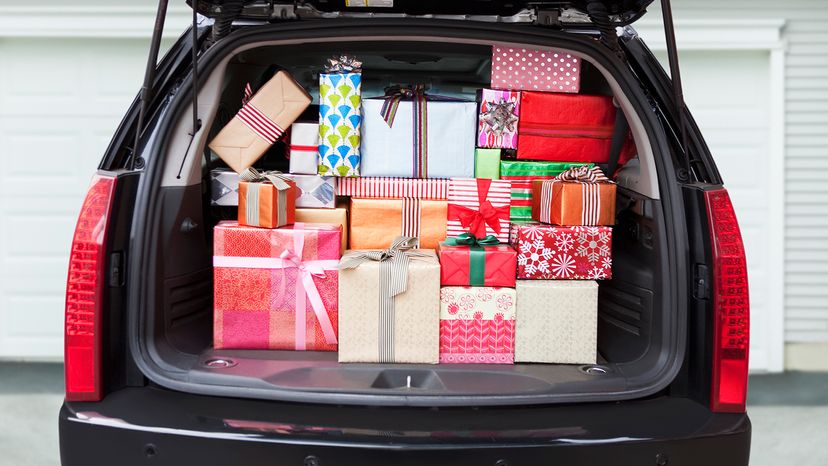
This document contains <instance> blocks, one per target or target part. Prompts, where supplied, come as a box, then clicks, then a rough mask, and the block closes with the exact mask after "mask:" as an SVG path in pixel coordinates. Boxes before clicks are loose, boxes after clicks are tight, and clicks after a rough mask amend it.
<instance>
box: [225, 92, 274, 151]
mask: <svg viewBox="0 0 828 466" xmlns="http://www.w3.org/2000/svg"><path fill="white" fill-rule="evenodd" d="M252 98H253V88H252V87H251V86H250V83H246V84H245V85H244V95H243V96H242V108H241V110H239V113H237V114H236V118H238V119H239V120H240V121H241V122H242V123H244V124H245V125H247V127H248V128H250V129H251V130H253V132H254V133H256V135H257V136H259V137H260V138H262V139H264V140H265V141H267V142H268V143H270V144H275V143H276V141H278V140H279V138H280V137H282V134H284V133H285V130H284V129H283V128H282V127H281V126H279V125H278V124H277V123H276V122H275V121H273V120H271V119H270V117H268V116H267V115H265V113H264V112H262V111H261V110H259V109H258V108H256V107H255V106H254V105H253V104H252V103H251V102H250V100H251V99H252Z"/></svg>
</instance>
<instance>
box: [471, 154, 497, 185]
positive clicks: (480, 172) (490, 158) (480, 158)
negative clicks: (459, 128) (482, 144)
mask: <svg viewBox="0 0 828 466" xmlns="http://www.w3.org/2000/svg"><path fill="white" fill-rule="evenodd" d="M474 177H475V178H489V179H490V180H497V179H500V149H481V148H477V149H475V150H474Z"/></svg>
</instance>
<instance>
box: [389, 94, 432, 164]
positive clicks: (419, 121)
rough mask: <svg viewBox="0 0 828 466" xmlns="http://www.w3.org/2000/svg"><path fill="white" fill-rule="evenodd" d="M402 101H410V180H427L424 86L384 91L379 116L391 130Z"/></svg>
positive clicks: (426, 125)
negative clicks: (411, 136)
mask: <svg viewBox="0 0 828 466" xmlns="http://www.w3.org/2000/svg"><path fill="white" fill-rule="evenodd" d="M403 99H406V100H409V99H410V100H411V110H412V112H413V113H414V115H413V118H412V119H411V122H412V125H413V128H412V133H413V135H414V137H413V144H412V156H411V157H412V163H411V166H412V175H411V176H412V178H428V99H427V98H426V94H425V85H423V84H416V85H414V86H392V87H389V88H387V89H385V102H383V104H382V108H381V109H380V116H382V119H383V120H384V121H385V123H386V124H388V127H389V128H391V127H392V126H393V125H394V119H395V118H396V116H397V109H398V108H399V107H400V102H401V101H403Z"/></svg>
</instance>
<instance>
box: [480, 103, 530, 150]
mask: <svg viewBox="0 0 828 466" xmlns="http://www.w3.org/2000/svg"><path fill="white" fill-rule="evenodd" d="M519 116H520V92H517V91H499V90H495V89H483V91H482V92H481V96H480V115H479V117H478V122H477V147H484V148H493V149H516V148H517V124H518V117H519Z"/></svg>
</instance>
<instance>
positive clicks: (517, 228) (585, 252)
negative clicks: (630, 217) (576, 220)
mask: <svg viewBox="0 0 828 466" xmlns="http://www.w3.org/2000/svg"><path fill="white" fill-rule="evenodd" d="M511 237H512V245H513V246H514V248H515V249H516V250H517V278H518V279H522V278H529V279H540V280H609V279H610V278H612V228H610V227H583V226H578V227H562V226H553V225H544V224H539V223H515V224H512V234H511Z"/></svg>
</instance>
